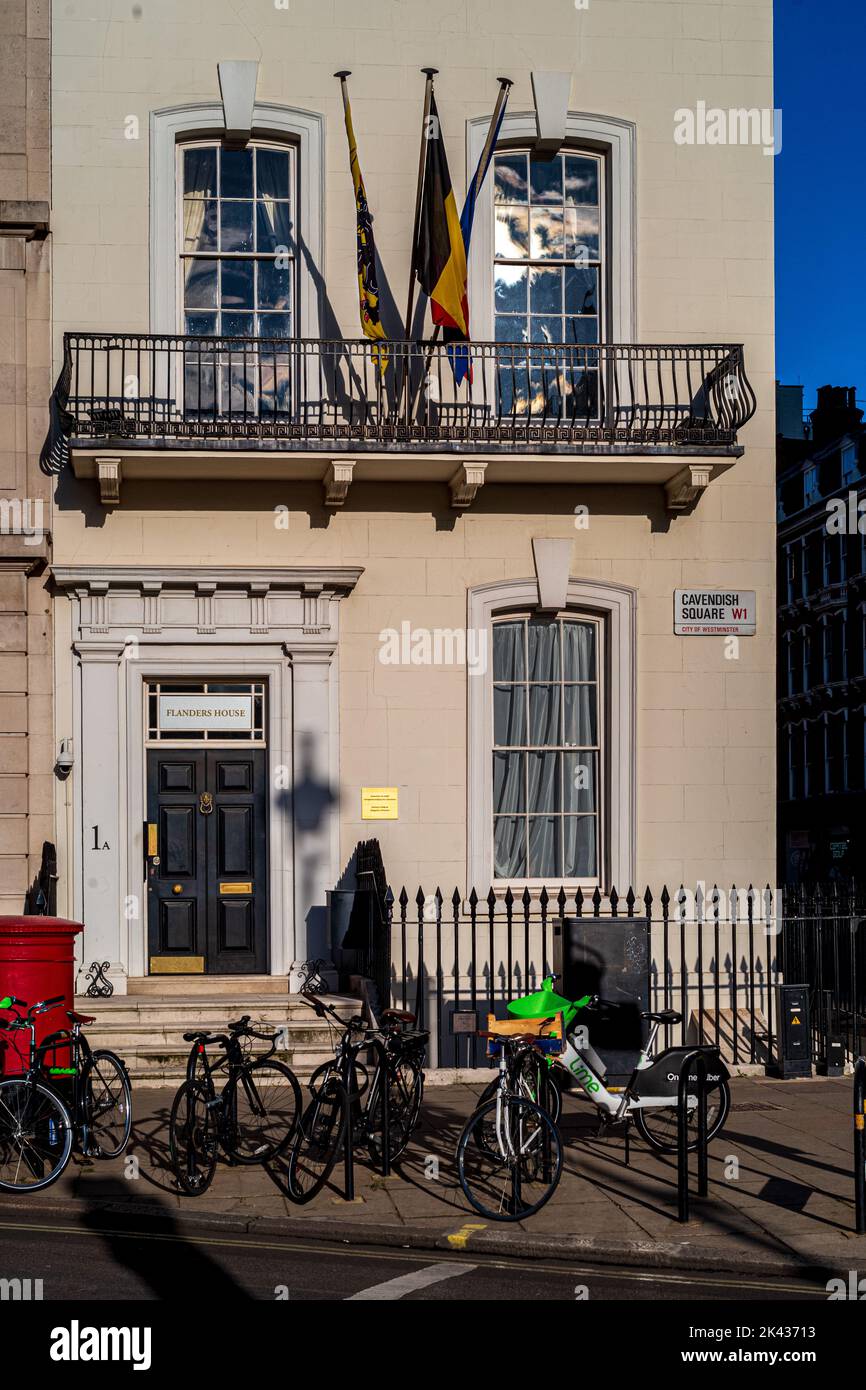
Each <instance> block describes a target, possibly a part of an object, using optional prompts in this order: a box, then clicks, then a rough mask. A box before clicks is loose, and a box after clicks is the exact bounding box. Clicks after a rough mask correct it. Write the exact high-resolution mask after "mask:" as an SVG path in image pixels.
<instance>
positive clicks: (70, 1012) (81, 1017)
mask: <svg viewBox="0 0 866 1390" xmlns="http://www.w3.org/2000/svg"><path fill="white" fill-rule="evenodd" d="M66 1017H67V1018H71V1019H72V1022H73V1023H95V1022H96V1015H95V1014H77V1013H76V1012H75V1010H74V1009H67V1010H66Z"/></svg>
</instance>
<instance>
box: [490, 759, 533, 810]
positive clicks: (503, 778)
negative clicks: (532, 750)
mask: <svg viewBox="0 0 866 1390" xmlns="http://www.w3.org/2000/svg"><path fill="white" fill-rule="evenodd" d="M525 757H526V754H525V753H494V754H493V810H494V812H495V813H496V814H497V815H498V814H499V813H501V812H505V813H507V814H509V815H513V814H514V813H515V812H517V811H524V810H525V809H526V805H525V802H526V797H525V794H524V785H523V775H524V761H523V760H524V758H525Z"/></svg>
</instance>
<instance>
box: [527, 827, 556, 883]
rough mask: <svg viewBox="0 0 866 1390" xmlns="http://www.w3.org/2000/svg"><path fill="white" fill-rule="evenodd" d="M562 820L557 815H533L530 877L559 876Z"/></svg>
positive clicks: (530, 829)
mask: <svg viewBox="0 0 866 1390" xmlns="http://www.w3.org/2000/svg"><path fill="white" fill-rule="evenodd" d="M561 825H562V821H561V820H560V819H559V818H558V817H556V816H532V817H531V818H530V821H529V877H530V878H559V877H561V874H562V868H561V864H562V855H561V853H560V849H559V836H560V827H561Z"/></svg>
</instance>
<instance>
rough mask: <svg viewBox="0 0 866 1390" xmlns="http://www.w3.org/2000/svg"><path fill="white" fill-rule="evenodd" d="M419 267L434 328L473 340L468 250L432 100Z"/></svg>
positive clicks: (425, 167) (434, 100)
mask: <svg viewBox="0 0 866 1390" xmlns="http://www.w3.org/2000/svg"><path fill="white" fill-rule="evenodd" d="M416 266H417V270H416V274H417V276H418V283H419V284H420V286H421V288H422V289H423V290H424V292H425V294H427V295H428V296H429V298H430V304H431V309H432V314H433V322H434V323H437V324H440V325H441V326H442V327H443V328H456V329H458V330H459V332H460V333H461V334H462V336H463V337H464V338H465V337H468V324H467V322H466V310H465V292H466V248H465V246H464V244H463V229H462V227H461V226H460V217H459V214H458V212H457V204H456V203H455V201H454V190H453V189H452V187H451V175H450V174H449V173H448V160H447V158H446V156H445V141H444V139H443V136H442V127H441V125H440V124H439V113H438V111H437V109H436V97H435V96H434V95H432V94H431V98H430V114H429V118H428V123H427V153H426V160H425V164H424V193H423V198H422V203H421V215H420V219H419V226H418V252H417V259H416Z"/></svg>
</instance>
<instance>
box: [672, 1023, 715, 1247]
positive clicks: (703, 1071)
mask: <svg viewBox="0 0 866 1390" xmlns="http://www.w3.org/2000/svg"><path fill="white" fill-rule="evenodd" d="M693 1066H694V1069H695V1080H696V1082H697V1088H698V1196H699V1197H706V1195H707V1193H708V1191H709V1178H708V1171H707V1059H706V1056H705V1055H704V1053H703V1052H701V1051H700V1049H695V1051H694V1052H689V1053H688V1054H687V1056H685V1057H684V1058H683V1061H682V1065H681V1067H680V1080H679V1086H678V1088H677V1219H678V1220H679V1221H682V1222H685V1221H688V1219H689V1110H688V1105H687V1104H686V1101H687V1099H688V1093H689V1076H690V1074H691V1071H692V1067H693Z"/></svg>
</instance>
